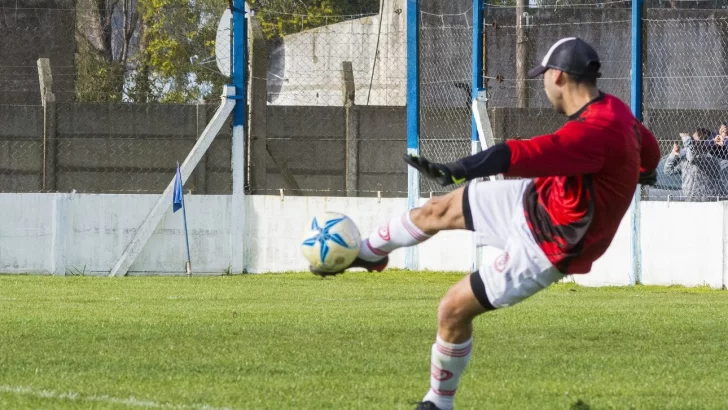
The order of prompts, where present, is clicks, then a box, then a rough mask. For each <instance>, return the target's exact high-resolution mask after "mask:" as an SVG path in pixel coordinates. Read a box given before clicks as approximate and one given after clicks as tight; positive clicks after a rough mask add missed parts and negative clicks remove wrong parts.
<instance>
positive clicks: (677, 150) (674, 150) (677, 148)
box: [671, 144, 680, 155]
mask: <svg viewBox="0 0 728 410" xmlns="http://www.w3.org/2000/svg"><path fill="white" fill-rule="evenodd" d="M671 154H672V155H680V146H679V145H677V144H672V152H671Z"/></svg>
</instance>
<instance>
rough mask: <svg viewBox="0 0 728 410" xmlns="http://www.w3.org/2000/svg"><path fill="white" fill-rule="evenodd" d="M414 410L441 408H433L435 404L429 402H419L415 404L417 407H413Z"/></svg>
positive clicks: (435, 407) (436, 408)
mask: <svg viewBox="0 0 728 410" xmlns="http://www.w3.org/2000/svg"><path fill="white" fill-rule="evenodd" d="M415 410H442V409H441V408H439V407H437V406H435V403H433V402H431V401H421V402H419V403H417V407H415Z"/></svg>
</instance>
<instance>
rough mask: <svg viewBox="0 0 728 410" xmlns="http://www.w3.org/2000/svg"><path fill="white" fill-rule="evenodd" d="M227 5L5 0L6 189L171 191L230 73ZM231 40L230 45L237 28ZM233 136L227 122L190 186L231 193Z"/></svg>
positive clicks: (1, 143)
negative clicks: (221, 51) (223, 28)
mask: <svg viewBox="0 0 728 410" xmlns="http://www.w3.org/2000/svg"><path fill="white" fill-rule="evenodd" d="M99 6H100V7H99ZM225 7H226V4H222V3H221V4H218V5H215V4H212V3H210V2H201V3H197V4H191V3H188V2H182V1H171V2H169V4H168V5H166V6H165V7H162V8H154V7H153V4H152V2H150V1H144V0H139V1H136V0H134V1H132V0H119V1H107V2H95V1H93V2H92V1H90V0H76V1H72V0H55V1H51V2H40V1H25V2H19V3H15V4H7V5H6V6H5V7H4V8H2V9H1V11H0V14H2V16H1V17H2V18H0V55H2V56H3V59H2V61H0V192H73V191H76V192H81V193H151V194H157V193H161V192H162V191H163V190H164V189H165V188H166V186H167V184H168V183H169V182H170V181H171V180H172V178H173V177H174V174H175V168H176V165H177V162H178V161H179V162H182V161H183V160H184V159H185V157H186V156H187V154H188V153H189V151H190V149H191V148H192V146H193V145H194V144H195V141H196V139H197V138H198V136H199V135H200V133H201V132H202V130H203V129H204V127H205V126H206V125H207V121H208V120H209V119H210V118H211V117H212V115H213V113H214V111H215V109H216V107H217V106H218V105H219V101H220V95H221V93H222V85H223V84H224V83H226V82H227V78H226V76H225V75H223V74H222V73H221V72H220V69H219V68H218V67H217V66H216V64H215V63H216V56H215V49H214V47H215V40H216V38H215V37H216V33H217V30H218V22H219V20H220V16H221V15H222V13H223V10H224V9H225ZM221 39H222V41H221V42H220V43H222V42H226V43H227V45H226V46H227V48H229V30H228V37H225V35H223V36H222V37H221ZM219 45H222V46H223V48H224V45H223V44H219ZM221 58H222V59H224V58H227V59H228V61H221V62H220V63H221V65H223V66H224V65H226V64H227V65H229V57H227V56H225V55H222V56H218V58H217V59H221ZM230 140H231V137H230V129H229V127H225V128H223V130H222V131H221V133H220V135H219V136H218V137H217V138H216V140H215V142H214V143H213V146H212V147H211V149H210V150H209V151H208V153H207V155H206V157H205V159H203V161H202V162H201V163H200V164H199V165H198V167H197V168H196V169H195V171H194V173H193V176H192V178H190V179H189V180H188V182H187V184H186V185H185V189H186V190H187V191H188V192H190V193H206V194H225V193H231V191H232V183H231V180H232V177H231V175H232V174H231V167H230V145H231V143H230Z"/></svg>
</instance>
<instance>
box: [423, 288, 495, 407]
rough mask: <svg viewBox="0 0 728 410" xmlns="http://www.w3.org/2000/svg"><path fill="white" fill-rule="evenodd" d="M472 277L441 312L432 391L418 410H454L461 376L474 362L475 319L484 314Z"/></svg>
mask: <svg viewBox="0 0 728 410" xmlns="http://www.w3.org/2000/svg"><path fill="white" fill-rule="evenodd" d="M485 311H486V309H485V308H484V307H483V305H481V303H480V302H479V301H478V299H477V298H476V297H475V294H474V293H473V290H472V286H471V284H470V277H466V278H464V279H462V280H461V281H460V282H458V283H457V284H456V285H455V286H453V287H452V288H450V290H449V291H448V292H447V294H446V295H445V297H444V298H443V299H442V300H441V301H440V306H439V308H438V310H437V340H436V342H435V344H433V345H432V356H431V361H430V365H431V366H430V390H429V391H428V392H427V394H426V395H425V397H424V398H423V399H422V402H421V403H420V404H419V407H417V408H418V409H422V410H427V409H431V410H435V409H441V410H450V409H452V408H453V399H454V398H455V392H456V391H457V387H458V382H459V381H460V376H461V375H462V374H463V372H464V371H465V367H466V366H467V365H468V362H469V361H470V351H471V349H472V340H473V339H472V336H473V319H474V318H475V317H476V316H478V315H480V314H482V313H484V312H485Z"/></svg>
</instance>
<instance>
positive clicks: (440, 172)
mask: <svg viewBox="0 0 728 410" xmlns="http://www.w3.org/2000/svg"><path fill="white" fill-rule="evenodd" d="M404 161H405V162H406V163H408V164H409V165H410V166H411V167H413V168H415V169H416V170H418V171H420V172H421V173H422V175H424V176H426V177H428V178H430V179H434V180H435V181H437V183H439V184H440V185H441V186H447V185H451V184H461V183H463V182H465V180H466V178H465V171H464V170H463V169H462V168H461V167H460V166H459V165H457V164H454V163H453V164H438V163H435V162H430V161H429V160H427V159H426V158H424V157H420V156H418V155H412V154H407V155H405V156H404Z"/></svg>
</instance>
